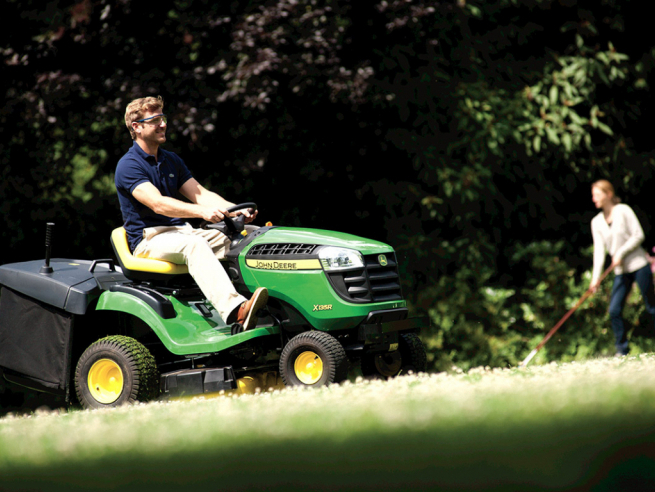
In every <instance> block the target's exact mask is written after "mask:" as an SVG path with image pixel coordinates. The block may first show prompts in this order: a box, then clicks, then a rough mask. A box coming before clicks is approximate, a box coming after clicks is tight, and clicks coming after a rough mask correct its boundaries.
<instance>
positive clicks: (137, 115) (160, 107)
mask: <svg viewBox="0 0 655 492" xmlns="http://www.w3.org/2000/svg"><path fill="white" fill-rule="evenodd" d="M148 111H151V112H153V113H162V112H163V111H164V100H163V99H162V97H161V96H157V97H141V98H139V99H135V100H134V101H132V102H131V103H130V104H128V105H127V108H125V126H127V129H128V130H129V131H130V135H131V136H132V140H136V133H135V132H134V129H133V128H132V123H134V122H135V121H137V120H140V119H143V117H144V116H145V114H146V113H147V112H148Z"/></svg>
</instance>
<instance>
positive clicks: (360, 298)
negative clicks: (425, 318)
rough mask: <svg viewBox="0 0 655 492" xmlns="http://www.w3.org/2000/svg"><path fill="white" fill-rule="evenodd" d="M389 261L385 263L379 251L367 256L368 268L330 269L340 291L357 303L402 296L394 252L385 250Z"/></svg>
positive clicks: (346, 298) (335, 287)
mask: <svg viewBox="0 0 655 492" xmlns="http://www.w3.org/2000/svg"><path fill="white" fill-rule="evenodd" d="M385 257H386V259H387V264H386V265H384V266H382V265H381V264H380V261H379V255H375V254H374V255H366V256H364V265H365V268H360V269H357V270H348V271H346V272H327V273H328V278H329V279H330V282H331V284H332V286H333V287H334V289H335V290H336V291H337V293H338V294H339V295H340V296H341V297H343V298H344V299H345V300H347V301H350V302H356V303H367V302H386V301H399V300H402V298H403V295H402V291H401V288H400V279H399V277H398V265H397V263H396V256H395V254H393V253H388V254H385Z"/></svg>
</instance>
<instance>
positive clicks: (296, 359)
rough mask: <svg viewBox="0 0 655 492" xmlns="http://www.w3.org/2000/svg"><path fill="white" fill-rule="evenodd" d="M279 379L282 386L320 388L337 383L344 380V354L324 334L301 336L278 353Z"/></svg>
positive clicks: (292, 340) (340, 348)
mask: <svg viewBox="0 0 655 492" xmlns="http://www.w3.org/2000/svg"><path fill="white" fill-rule="evenodd" d="M280 376H281V377H282V381H284V384H285V385H286V386H312V387H320V386H325V385H327V384H331V383H340V382H341V381H343V380H344V379H346V377H347V376H348V358H347V356H346V351H345V350H344V349H343V347H342V346H341V344H340V343H339V342H338V341H337V339H336V338H334V337H333V336H332V335H330V334H328V333H324V332H322V331H307V332H305V333H301V334H299V335H296V336H295V337H293V338H292V339H291V340H290V341H289V343H288V344H287V345H286V346H285V347H284V349H283V350H282V355H281V357H280Z"/></svg>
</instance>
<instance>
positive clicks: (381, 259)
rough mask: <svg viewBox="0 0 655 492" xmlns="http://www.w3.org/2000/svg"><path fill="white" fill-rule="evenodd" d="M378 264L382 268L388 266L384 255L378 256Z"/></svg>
mask: <svg viewBox="0 0 655 492" xmlns="http://www.w3.org/2000/svg"><path fill="white" fill-rule="evenodd" d="M378 262H379V263H380V265H381V266H387V257H386V256H384V255H380V256H378Z"/></svg>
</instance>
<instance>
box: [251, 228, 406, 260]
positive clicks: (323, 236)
mask: <svg viewBox="0 0 655 492" xmlns="http://www.w3.org/2000/svg"><path fill="white" fill-rule="evenodd" d="M287 243H288V244H308V245H310V244H312V245H319V246H339V247H342V248H350V249H354V250H357V251H359V252H361V253H362V254H363V255H369V254H379V253H388V252H392V251H393V248H392V247H391V246H389V245H388V244H385V243H382V242H379V241H374V240H372V239H365V238H363V237H359V236H353V235H351V234H344V233H342V232H334V231H325V230H321V229H302V228H298V227H274V228H271V229H270V230H268V231H266V233H265V234H261V235H259V236H258V237H257V238H256V239H254V240H253V241H252V242H251V243H250V244H251V245H257V244H287Z"/></svg>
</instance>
